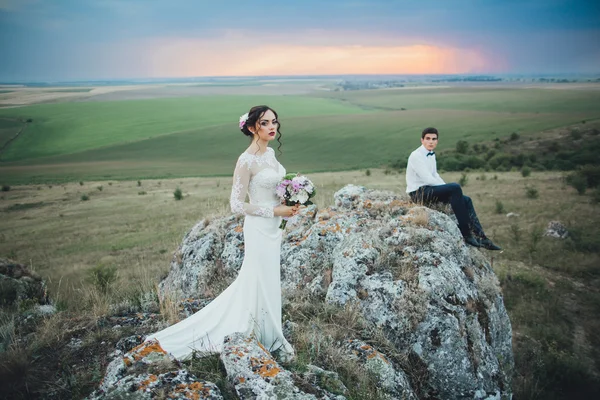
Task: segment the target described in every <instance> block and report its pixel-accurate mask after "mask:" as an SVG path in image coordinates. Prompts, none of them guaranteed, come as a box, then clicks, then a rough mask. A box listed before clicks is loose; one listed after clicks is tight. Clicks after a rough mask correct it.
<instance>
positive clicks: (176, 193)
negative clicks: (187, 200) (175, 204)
mask: <svg viewBox="0 0 600 400" xmlns="http://www.w3.org/2000/svg"><path fill="white" fill-rule="evenodd" d="M173 197H175V200H181V199H183V192H182V191H181V189H179V188H177V189H175V191H174V192H173Z"/></svg>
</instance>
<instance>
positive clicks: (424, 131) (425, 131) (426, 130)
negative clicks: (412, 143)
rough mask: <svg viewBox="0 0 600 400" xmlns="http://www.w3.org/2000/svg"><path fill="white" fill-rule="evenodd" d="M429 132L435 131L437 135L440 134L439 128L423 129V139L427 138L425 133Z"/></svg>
mask: <svg viewBox="0 0 600 400" xmlns="http://www.w3.org/2000/svg"><path fill="white" fill-rule="evenodd" d="M428 133H435V135H436V136H439V134H438V131H437V129H435V128H431V127H429V128H425V129H423V133H421V139H425V135H427V134H428Z"/></svg>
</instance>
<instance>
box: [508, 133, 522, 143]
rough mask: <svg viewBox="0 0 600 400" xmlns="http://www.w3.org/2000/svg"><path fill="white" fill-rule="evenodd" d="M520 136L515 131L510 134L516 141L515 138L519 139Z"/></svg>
mask: <svg viewBox="0 0 600 400" xmlns="http://www.w3.org/2000/svg"><path fill="white" fill-rule="evenodd" d="M519 138H520V136H519V134H518V133H517V132H513V133H511V134H510V140H512V141H515V140H519Z"/></svg>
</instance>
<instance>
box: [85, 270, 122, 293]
mask: <svg viewBox="0 0 600 400" xmlns="http://www.w3.org/2000/svg"><path fill="white" fill-rule="evenodd" d="M116 280H117V267H115V266H114V265H105V264H98V265H96V266H95V267H93V268H92V269H90V270H89V272H88V281H89V282H90V283H91V284H92V285H94V286H95V287H96V288H97V289H98V290H100V291H101V292H102V293H106V292H108V290H109V289H110V287H111V286H112V285H113V283H115V282H116Z"/></svg>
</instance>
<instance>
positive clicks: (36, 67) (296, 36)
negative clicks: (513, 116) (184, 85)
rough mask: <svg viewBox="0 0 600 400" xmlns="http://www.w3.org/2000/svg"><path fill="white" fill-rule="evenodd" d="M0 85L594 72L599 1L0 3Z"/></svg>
mask: <svg viewBox="0 0 600 400" xmlns="http://www.w3.org/2000/svg"><path fill="white" fill-rule="evenodd" d="M0 50H1V52H0V54H1V55H2V61H1V62H0V81H19V80H50V81H54V80H83V79H118V78H152V77H177V76H182V77H184V76H218V75H288V74H309V75H310V74H322V73H328V74H344V73H398V74H402V73H537V72H543V73H556V72H582V73H597V72H600V2H594V1H582V0H575V1H565V0H545V1H542V0H531V1H528V0H522V1H514V0H504V1H492V0H487V1H484V0H471V1H466V0H456V1H431V0H422V1H416V0H397V1H382V0H374V1H368V2H367V1H341V0H321V1H314V0H303V1H286V2H275V1H271V2H267V1H253V2H246V1H227V0H225V1H203V0H197V1H192V0H170V1H165V0H77V1H68V0H54V1H50V0H0Z"/></svg>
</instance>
